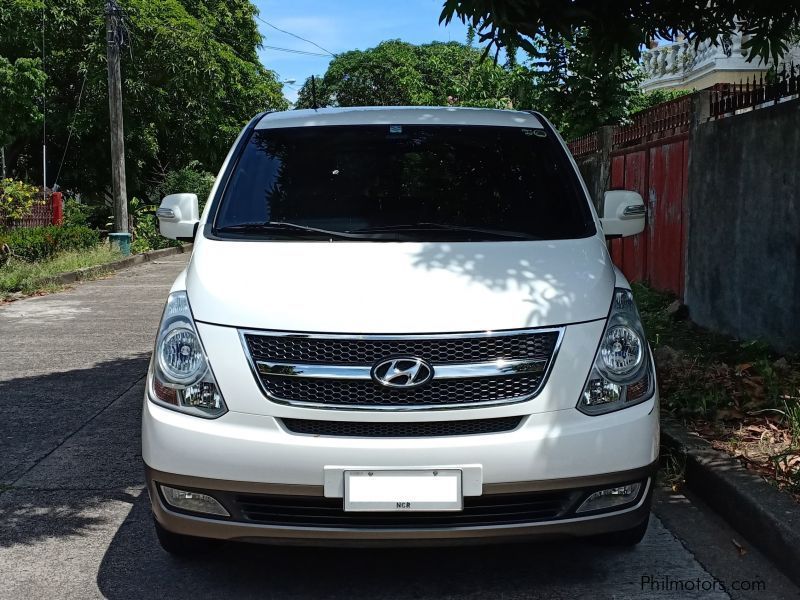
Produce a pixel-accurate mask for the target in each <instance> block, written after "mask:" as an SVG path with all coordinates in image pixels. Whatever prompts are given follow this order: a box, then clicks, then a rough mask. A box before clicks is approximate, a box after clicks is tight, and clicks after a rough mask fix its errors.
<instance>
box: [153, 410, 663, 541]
mask: <svg viewBox="0 0 800 600" xmlns="http://www.w3.org/2000/svg"><path fill="white" fill-rule="evenodd" d="M657 405H658V399H657V397H654V398H653V399H651V400H649V401H647V402H645V403H643V404H640V405H637V406H633V407H630V408H627V409H624V410H621V411H618V412H615V413H611V414H608V415H602V416H597V417H589V416H586V415H583V414H582V413H580V412H579V411H577V410H575V409H569V410H561V411H552V412H548V413H538V414H533V415H530V416H528V417H527V418H526V419H525V420H524V421H523V423H522V424H521V425H520V426H519V427H518V428H517V429H515V430H514V431H510V432H505V433H497V434H486V435H468V436H454V437H441V438H352V437H351V438H337V437H324V436H322V437H318V436H312V435H298V434H292V433H290V432H288V431H287V430H286V429H285V428H284V427H283V426H282V424H281V421H280V419H278V418H275V417H269V416H264V415H253V414H246V413H237V412H230V413H228V414H226V415H224V416H223V417H221V418H219V419H215V420H205V419H200V418H197V417H193V416H189V415H184V414H180V413H177V412H175V411H171V410H169V409H165V408H162V407H160V406H157V405H154V404H153V403H152V402H149V401H147V400H145V403H144V415H143V435H142V455H143V458H144V461H145V464H146V466H147V484H148V491H149V493H150V498H151V502H152V508H153V513H154V515H155V518H156V519H157V520H158V522H159V523H160V524H161V525H162V526H163V527H164V528H166V529H168V530H169V531H172V532H175V533H180V534H185V535H194V536H199V537H208V538H218V539H231V540H250V541H254V540H260V541H272V542H280V543H300V544H309V543H330V544H336V545H339V544H347V543H355V544H365V543H366V544H372V543H381V542H385V543H390V544H395V543H452V542H455V541H469V540H473V541H481V540H483V541H488V540H492V541H502V540H506V539H522V538H526V537H537V538H542V537H545V538H547V537H565V536H567V537H569V536H583V535H594V534H599V533H604V532H610V531H617V530H623V529H628V528H631V527H635V526H636V525H638V524H639V523H641V522H642V521H643V520H644V519H646V518H647V515H648V510H649V502H648V501H647V498H648V494H649V493H650V488H651V483H650V477H651V475H652V473H653V471H654V468H655V464H656V461H657V458H658V443H659V440H658V410H657ZM468 412H469V413H470V414H469V416H470V418H476V417H478V413H483V414H481V415H480V416H485V417H487V418H488V417H490V416H493V415H492V414H491V411H486V412H484V411H479V410H471V411H468ZM382 418H385V419H392V418H394V419H398V418H399V417H398V416H397V415H395V416H393V417H392V416H390V415H387V416H385V417H382ZM365 468H366V469H371V468H375V469H414V468H417V469H420V468H421V469H428V468H456V469H462V470H463V472H464V473H465V479H464V497H465V504H467V503H468V502H471V500H470V498H474V499H475V500H474V501H475V502H480V500H478V499H480V498H483V499H484V500H483V501H486V500H487V499H490V498H491V497H495V496H494V495H498V496H496V497H499V496H500V495H504V494H506V495H507V494H518V493H519V494H522V493H530V494H538V493H547V492H554V491H557V490H562V491H566V492H568V493H573V494H575V495H578V494H587V493H589V491H590V490H591V489H598V488H600V487H613V486H614V485H615V484H626V483H633V482H641V483H642V484H643V486H642V492H641V493H640V495H639V497H638V499H637V501H636V503H635V504H633V505H629V506H627V507H625V508H623V509H621V510H617V511H614V512H608V513H603V514H590V515H588V516H576V515H575V514H574V512H570V510H564V511H561V512H560V513H558V514H557V515H554V516H553V518H540V519H536V520H533V521H531V522H524V521H517V522H513V523H506V524H499V525H498V524H489V525H486V524H478V525H471V524H455V525H453V524H449V525H447V526H442V527H430V526H428V527H425V528H420V527H414V526H411V527H402V528H381V527H374V526H373V527H364V526H362V525H356V526H349V525H347V524H344V525H342V526H337V527H330V526H325V527H321V526H319V525H318V524H316V523H309V524H305V523H302V522H293V523H292V524H289V525H287V524H275V523H264V522H254V521H253V520H252V519H248V518H247V517H246V516H243V514H242V513H241V512H240V511H238V509H237V507H236V506H228V508H229V512H231V515H232V516H231V517H230V518H208V517H204V516H200V515H196V514H187V513H182V512H180V511H177V510H174V509H172V508H168V507H167V505H166V504H165V502H164V500H163V498H162V497H161V494H160V493H159V491H158V488H157V484H159V483H160V484H165V485H170V486H172V487H177V488H182V489H190V490H197V491H201V492H208V493H210V494H211V495H212V496H215V497H217V498H218V500H220V501H221V502H222V503H223V504H226V503H227V504H229V505H230V504H231V503H232V502H234V500H235V496H236V495H241V494H249V495H251V496H252V495H255V496H260V497H267V499H268V498H269V497H271V496H282V497H288V498H289V500H292V499H297V500H298V501H300V502H301V503H305V504H308V503H309V502H311V503H312V504H313V503H314V502H316V501H317V500H319V501H320V502H327V503H328V504H327V505H326V506H327V510H330V507H331V506H332V504H331V503H332V502H333V503H337V502H338V503H341V502H342V499H341V498H342V487H343V486H342V485H340V483H341V480H342V477H341V476H340V473H341V472H342V471H344V470H349V469H352V470H362V469H365ZM467 474H468V476H467ZM576 497H577V496H576ZM262 499H263V498H262ZM257 500H258V498H257ZM534 500H535V499H534ZM259 501H260V500H259ZM565 502H566V501H565ZM574 508H575V506H572V509H574ZM403 514H404V515H406V514H408V515H411V514H413V513H403Z"/></svg>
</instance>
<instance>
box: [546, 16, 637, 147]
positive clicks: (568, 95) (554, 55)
mask: <svg viewBox="0 0 800 600" xmlns="http://www.w3.org/2000/svg"><path fill="white" fill-rule="evenodd" d="M589 36H590V34H589V31H588V30H586V29H584V30H582V31H578V32H570V34H568V35H563V36H552V37H551V38H550V39H547V40H545V39H539V40H537V44H538V47H537V51H536V54H535V56H533V57H532V58H531V61H532V64H533V70H534V71H535V73H536V89H537V91H538V98H539V105H538V108H539V109H540V110H541V111H542V112H543V113H545V114H546V115H547V116H548V117H549V118H550V119H551V120H552V121H553V123H554V124H555V125H556V127H557V128H558V129H559V130H560V131H561V133H562V135H564V137H565V138H567V139H571V138H575V137H578V136H581V135H583V134H585V133H589V132H590V131H593V130H595V129H597V128H598V127H600V126H602V125H610V124H614V123H619V122H620V121H622V120H623V119H625V117H626V116H627V115H628V114H630V113H631V112H632V111H633V110H636V109H637V106H636V100H637V99H638V98H639V97H640V96H641V94H640V92H639V82H640V81H641V74H640V70H639V68H638V65H637V64H636V62H635V61H634V60H633V59H632V58H631V57H630V56H629V55H628V54H627V53H626V52H622V53H620V54H618V55H616V56H610V55H601V54H595V53H593V52H592V47H591V46H592V41H591V39H590V37H589Z"/></svg>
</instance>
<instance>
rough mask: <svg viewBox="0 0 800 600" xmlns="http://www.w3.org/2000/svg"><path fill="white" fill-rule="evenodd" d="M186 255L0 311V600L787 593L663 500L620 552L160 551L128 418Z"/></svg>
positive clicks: (764, 566)
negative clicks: (187, 557) (643, 530)
mask: <svg viewBox="0 0 800 600" xmlns="http://www.w3.org/2000/svg"><path fill="white" fill-rule="evenodd" d="M185 261H186V257H185V256H180V255H179V256H175V257H171V258H167V259H161V260H158V261H156V262H153V263H147V264H144V265H142V266H139V267H135V268H132V269H130V270H128V271H124V272H120V273H118V274H116V275H114V276H112V277H110V278H108V279H105V280H100V281H94V282H90V283H84V284H81V285H79V286H78V287H76V288H75V289H73V290H70V291H67V292H63V293H59V294H54V295H51V296H43V297H39V298H31V299H28V300H22V301H19V302H14V303H11V304H8V305H5V306H1V307H0V406H2V409H3V415H2V419H0V598H93V597H108V598H120V599H122V598H137V599H138V598H194V599H196V598H223V597H237V598H251V597H252V598H289V597H292V598H300V597H302V598H317V597H324V598H348V599H351V598H368V599H375V598H481V599H483V598H504V599H512V598H549V599H554V598H580V597H592V598H686V597H692V598H728V597H733V598H798V597H800V594H799V593H798V590H797V588H796V587H794V586H793V585H792V584H791V583H789V582H788V581H787V580H786V579H785V578H784V577H783V576H782V575H781V574H780V573H778V572H777V571H776V570H775V569H774V568H773V567H772V566H771V565H770V564H769V563H768V562H767V561H766V560H765V559H764V558H763V557H761V555H760V554H759V553H758V552H757V551H755V550H753V549H752V548H750V547H749V544H748V543H747V541H746V540H744V539H742V538H741V536H738V534H737V533H736V532H735V531H733V530H731V529H730V528H729V527H728V526H727V525H726V524H725V523H723V522H722V521H720V520H719V519H718V518H717V517H716V516H715V515H714V514H712V513H710V512H709V511H708V510H707V509H705V508H704V507H703V506H702V504H700V503H699V502H697V501H696V500H694V499H692V498H691V497H689V498H687V497H686V496H683V495H680V494H674V493H670V492H668V491H663V490H660V491H659V492H658V494H657V496H656V509H655V514H654V515H653V516H652V517H651V526H650V530H649V533H648V535H647V538H646V539H645V541H644V542H643V543H642V544H641V545H640V546H638V547H637V548H636V549H633V550H610V549H606V548H598V547H595V546H592V545H589V544H586V543H579V542H574V543H562V544H555V545H554V544H548V545H546V546H535V545H512V546H506V547H470V548H437V549H425V550H413V549H404V550H380V551H376V550H370V551H365V550H331V549H303V548H270V547H266V546H247V545H239V544H229V545H227V546H223V547H222V549H221V550H220V551H219V553H218V554H217V555H215V556H211V557H206V558H203V559H198V560H195V561H181V560H176V559H173V558H171V557H170V556H168V555H167V554H165V553H164V552H162V551H161V549H160V548H159V546H158V544H157V542H156V539H155V535H154V532H153V527H152V523H151V519H150V514H149V506H148V501H147V496H146V494H145V493H144V492H143V477H142V464H141V457H140V441H139V415H140V411H141V402H142V394H143V386H144V375H145V371H146V368H147V361H148V357H149V354H150V351H151V348H152V343H153V336H154V333H155V329H156V326H157V324H158V319H159V317H160V313H161V307H162V305H163V302H164V299H165V297H166V293H167V291H168V289H169V286H170V284H171V282H172V280H173V278H174V277H175V275H176V274H177V273H178V272H179V271H180V270H181V269H182V268H183V265H184V263H185ZM737 538H738V539H737ZM733 540H736V543H738V544H740V545H743V546H744V547H745V549H746V552H745V553H744V554H742V553H741V552H740V551H739V550H738V549H737V546H736V544H734V542H733ZM737 585H738V587H742V586H743V585H744V587H750V588H753V589H752V590H751V591H745V592H742V591H738V590H733V589H732V588H733V587H734V586H737Z"/></svg>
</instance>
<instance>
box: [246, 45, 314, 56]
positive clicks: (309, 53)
mask: <svg viewBox="0 0 800 600" xmlns="http://www.w3.org/2000/svg"><path fill="white" fill-rule="evenodd" d="M262 48H267V49H269V50H278V51H280V52H291V53H292V54H303V55H306V56H324V57H325V58H327V57H328V55H327V54H322V53H320V52H309V51H307V50H295V49H294V48H281V47H279V46H262Z"/></svg>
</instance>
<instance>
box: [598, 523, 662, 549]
mask: <svg viewBox="0 0 800 600" xmlns="http://www.w3.org/2000/svg"><path fill="white" fill-rule="evenodd" d="M649 522H650V517H649V516H648V517H647V518H646V519H645V520H644V521H642V522H641V523H640V524H639V525H637V526H636V527H632V528H631V529H624V530H622V531H612V532H610V533H604V534H602V535H598V536H595V537H593V538H592V541H593V542H594V543H596V544H598V545H600V546H616V547H618V548H626V547H627V548H632V547H633V546H636V545H637V544H638V543H639V542H641V541H642V539H643V538H644V535H645V534H646V533H647V526H648V524H649Z"/></svg>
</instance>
